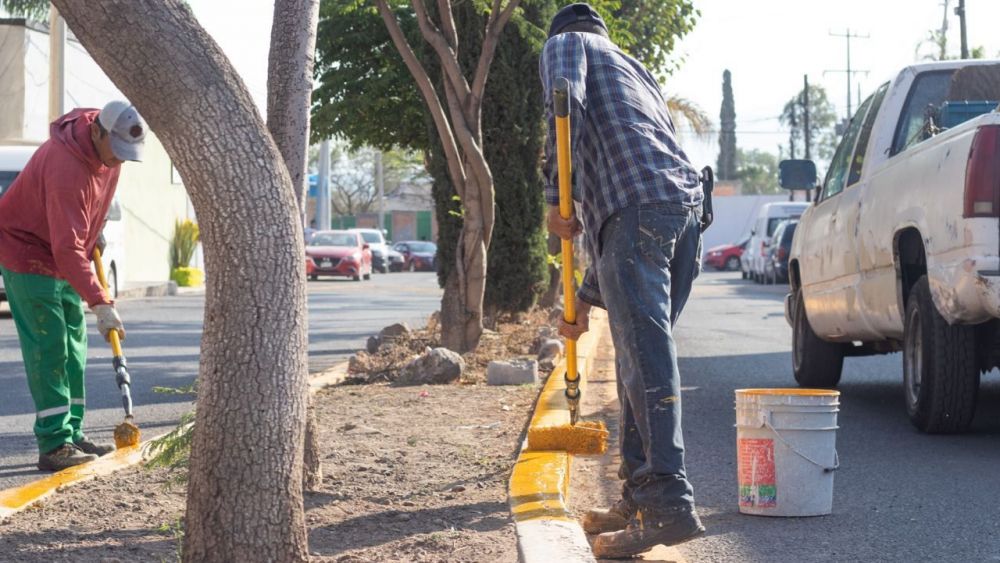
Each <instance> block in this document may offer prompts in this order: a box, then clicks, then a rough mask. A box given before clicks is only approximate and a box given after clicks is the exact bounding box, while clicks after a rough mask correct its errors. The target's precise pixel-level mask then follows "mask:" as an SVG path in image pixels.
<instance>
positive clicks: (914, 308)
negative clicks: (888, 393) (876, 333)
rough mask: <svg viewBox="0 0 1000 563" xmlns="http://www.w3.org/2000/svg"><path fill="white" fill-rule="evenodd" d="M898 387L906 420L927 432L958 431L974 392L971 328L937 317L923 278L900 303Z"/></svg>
mask: <svg viewBox="0 0 1000 563" xmlns="http://www.w3.org/2000/svg"><path fill="white" fill-rule="evenodd" d="M903 388H904V392H905V398H906V411H907V413H908V414H909V415H910V422H912V423H913V425H914V426H916V427H917V428H919V429H920V430H921V431H923V432H927V433H955V432H964V431H966V430H968V429H969V425H971V424H972V418H973V416H974V415H975V413H976V396H977V395H978V394H979V366H978V364H977V363H976V345H975V328H974V327H973V326H971V325H949V324H948V321H946V320H945V319H944V317H942V316H941V314H940V313H938V310H937V307H935V306H934V300H933V298H932V297H931V290H930V285H929V284H928V282H927V276H922V277H921V278H920V279H919V280H917V283H916V285H914V287H913V290H912V291H911V292H910V298H909V300H908V302H907V303H906V317H905V324H904V329H903Z"/></svg>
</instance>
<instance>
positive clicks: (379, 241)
mask: <svg viewBox="0 0 1000 563" xmlns="http://www.w3.org/2000/svg"><path fill="white" fill-rule="evenodd" d="M351 230H352V231H355V232H358V233H361V238H363V239H364V240H365V242H366V243H368V246H370V247H371V250H372V269H373V270H374V271H376V272H382V273H383V274H387V273H389V261H388V256H387V253H388V251H389V245H388V244H386V242H385V236H383V234H382V231H380V230H378V229H351Z"/></svg>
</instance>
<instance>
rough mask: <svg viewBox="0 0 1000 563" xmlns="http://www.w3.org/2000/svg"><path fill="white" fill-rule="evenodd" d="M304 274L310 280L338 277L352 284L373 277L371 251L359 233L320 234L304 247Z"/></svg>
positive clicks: (323, 232)
mask: <svg viewBox="0 0 1000 563" xmlns="http://www.w3.org/2000/svg"><path fill="white" fill-rule="evenodd" d="M306 273H307V274H309V279H311V280H316V279H319V277H320V276H341V277H347V278H352V279H354V281H361V278H364V279H366V280H369V279H371V277H372V251H371V247H369V246H368V243H366V242H365V240H364V239H363V238H361V234H360V233H356V232H352V231H319V232H317V233H316V234H315V235H313V238H312V240H310V241H309V245H308V246H306Z"/></svg>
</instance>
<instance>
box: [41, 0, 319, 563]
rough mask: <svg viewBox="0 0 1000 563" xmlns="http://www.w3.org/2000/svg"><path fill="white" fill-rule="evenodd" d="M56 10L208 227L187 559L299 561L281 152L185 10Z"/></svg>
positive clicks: (299, 352)
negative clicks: (130, 107)
mask: <svg viewBox="0 0 1000 563" xmlns="http://www.w3.org/2000/svg"><path fill="white" fill-rule="evenodd" d="M53 4H55V6H56V7H57V8H58V10H59V11H60V13H62V15H63V17H65V19H66V22H67V23H68V24H69V27H70V29H72V30H73V32H74V34H75V35H76V37H77V38H78V39H79V40H80V42H81V43H82V44H83V45H84V47H86V49H87V51H88V52H89V53H90V54H91V56H93V58H94V60H95V61H96V62H97V63H98V65H100V67H101V68H102V69H103V70H104V72H105V73H106V74H107V75H108V76H109V77H110V78H111V80H112V81H113V82H114V83H115V85H116V86H117V87H118V88H119V89H120V90H121V91H122V92H123V93H124V94H125V95H126V96H128V98H129V99H130V100H131V101H132V102H133V103H134V104H135V106H136V108H137V109H138V110H139V112H140V113H141V114H142V115H143V116H144V117H145V118H146V119H147V121H148V123H149V125H150V127H151V128H152V129H153V131H155V132H156V135H157V137H158V138H159V139H160V140H161V141H162V142H163V146H164V147H165V148H166V150H167V153H168V154H169V155H170V157H171V159H172V160H173V162H174V164H175V165H176V166H177V169H178V170H179V171H180V173H181V176H182V177H183V178H184V182H185V187H186V189H187V190H188V193H189V194H190V196H191V200H192V203H193V204H194V208H195V212H196V213H197V215H198V217H199V220H200V227H201V234H202V241H203V245H204V252H205V269H206V271H207V282H208V284H207V291H206V298H205V324H204V333H203V336H202V351H201V365H200V371H199V379H198V410H197V415H196V416H197V418H196V425H195V431H194V432H195V433H194V441H193V445H192V451H191V461H190V478H189V484H188V500H187V515H186V526H185V536H184V560H185V561H304V560H306V558H307V537H306V528H305V519H304V515H303V506H302V457H303V450H302V444H303V439H304V434H305V418H306V376H307V374H306V318H305V270H304V268H303V263H302V256H303V252H304V247H303V240H302V224H301V221H300V219H299V214H298V206H297V205H296V196H295V193H294V190H293V187H292V182H291V179H290V177H289V175H288V171H287V169H286V167H285V165H284V162H283V160H282V156H281V154H280V153H279V152H278V149H277V147H276V146H275V144H274V142H273V140H272V139H271V136H270V135H269V134H268V132H267V129H266V127H265V125H264V121H263V120H262V119H261V117H260V115H259V114H258V112H257V110H256V109H255V107H254V104H253V100H252V98H251V97H250V94H249V92H248V91H247V89H246V87H245V86H244V84H243V82H242V80H241V79H240V77H239V76H238V75H237V73H236V72H235V70H234V69H233V68H232V65H230V63H229V61H228V60H227V59H226V56H225V55H224V54H223V52H222V50H221V49H220V48H219V47H218V45H217V44H216V43H215V42H214V41H213V40H212V39H211V37H209V36H208V34H207V33H205V31H204V30H203V29H202V28H201V26H200V25H199V24H198V22H197V20H196V19H195V18H194V15H193V14H192V13H191V10H190V9H189V8H188V7H187V6H186V5H185V3H184V2H183V1H182V0H163V1H161V2H135V1H133V0H103V1H100V2H97V1H92V2H86V3H84V2H75V1H72V0H54V2H53ZM125 166H129V165H128V164H126V165H125ZM248 264H265V265H266V266H267V267H248Z"/></svg>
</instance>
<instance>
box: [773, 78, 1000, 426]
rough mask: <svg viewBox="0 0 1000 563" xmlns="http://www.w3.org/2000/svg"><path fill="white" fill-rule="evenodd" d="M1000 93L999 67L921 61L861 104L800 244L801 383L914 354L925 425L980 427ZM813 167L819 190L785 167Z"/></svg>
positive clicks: (992, 299) (996, 244) (996, 325)
mask: <svg viewBox="0 0 1000 563" xmlns="http://www.w3.org/2000/svg"><path fill="white" fill-rule="evenodd" d="M998 85H1000V61H997V60H993V61H982V60H980V61H945V62H934V63H925V64H918V65H913V66H909V67H906V68H904V69H903V70H901V71H900V72H899V73H898V74H897V75H896V76H895V77H894V78H893V79H892V80H890V81H888V82H885V83H884V84H882V85H881V86H879V87H878V88H877V89H876V90H875V93H874V94H872V95H871V96H870V97H869V98H868V99H867V100H866V101H865V102H864V103H862V104H861V105H860V107H859V108H858V111H857V113H856V114H855V115H854V118H853V119H852V120H851V122H850V124H849V126H848V127H847V130H846V132H845V133H844V136H843V138H842V139H841V141H840V144H839V146H838V147H837V150H836V153H835V154H834V157H833V160H832V161H831V162H830V166H829V170H828V171H827V174H826V178H825V179H824V180H823V183H822V184H821V185H820V186H818V188H817V190H818V193H817V198H816V199H817V201H816V203H815V204H814V205H812V206H811V207H810V208H809V209H808V210H807V211H806V212H805V213H803V214H802V218H801V220H800V222H799V226H798V229H797V232H796V235H795V238H794V240H793V242H792V250H791V259H790V262H789V274H790V280H791V283H790V286H791V292H790V293H789V294H788V296H787V298H786V299H785V315H786V318H787V319H788V321H789V323H790V324H791V325H792V327H793V330H792V334H793V336H792V348H793V353H792V367H793V372H794V375H795V379H796V380H797V381H798V382H799V384H801V385H803V386H808V387H834V386H836V385H837V383H838V382H839V381H840V378H841V371H842V367H843V361H844V357H845V356H860V355H868V354H880V353H889V352H895V351H902V352H903V391H904V393H903V395H904V398H905V404H906V409H907V413H908V415H909V418H910V420H911V422H912V423H913V424H914V425H915V426H916V427H917V428H919V429H920V430H922V431H925V432H960V431H964V430H967V429H968V428H969V425H970V424H971V422H972V419H973V415H974V413H975V407H976V398H977V393H978V389H979V381H980V373H981V372H986V371H989V370H991V369H992V368H995V367H1000V113H998V112H997V110H996V109H993V108H996V107H997V104H998V103H1000V86H998ZM984 100H985V102H984ZM806 169H810V170H812V171H813V172H812V177H813V180H812V182H813V184H814V183H815V179H814V178H815V172H814V171H815V166H814V165H813V164H812V163H810V162H808V161H785V162H784V163H782V185H784V186H785V187H791V188H797V187H799V188H800V187H802V186H801V185H786V174H785V172H786V170H787V171H788V175H787V176H788V178H792V177H795V176H796V175H797V173H796V171H801V170H806ZM807 175H808V174H807ZM803 183H805V182H803ZM809 185H812V184H809Z"/></svg>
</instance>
